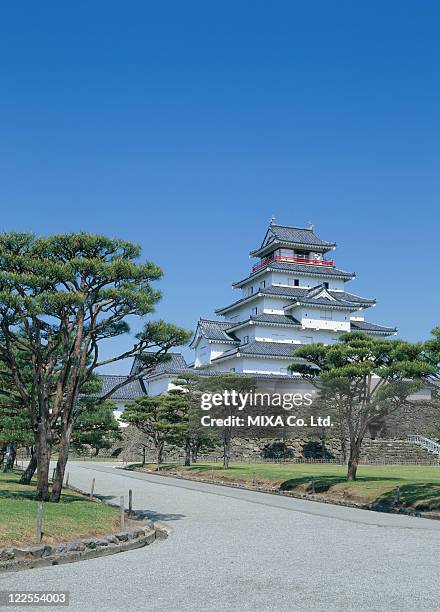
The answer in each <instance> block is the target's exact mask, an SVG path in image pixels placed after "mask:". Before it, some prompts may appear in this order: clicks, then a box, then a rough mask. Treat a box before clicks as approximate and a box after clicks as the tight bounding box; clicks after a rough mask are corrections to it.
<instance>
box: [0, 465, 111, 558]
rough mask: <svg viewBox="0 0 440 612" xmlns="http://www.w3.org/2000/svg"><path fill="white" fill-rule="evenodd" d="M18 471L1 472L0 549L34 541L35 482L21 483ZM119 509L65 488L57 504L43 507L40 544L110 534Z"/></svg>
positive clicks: (33, 542) (34, 542)
mask: <svg viewBox="0 0 440 612" xmlns="http://www.w3.org/2000/svg"><path fill="white" fill-rule="evenodd" d="M20 475H21V473H20V472H18V471H16V472H12V473H8V474H4V473H0V548H3V547H5V546H10V545H14V544H15V545H18V544H29V545H34V544H36V543H37V542H36V537H35V532H36V517H37V502H36V501H35V499H34V496H35V485H33V484H31V485H20V484H18V481H19V479H20ZM118 525H119V523H118V509H117V508H113V507H111V506H108V505H107V504H103V503H99V502H94V501H91V500H89V499H87V498H86V497H84V496H82V495H80V494H79V493H76V492H74V491H71V490H65V492H64V493H63V495H62V498H61V501H60V502H59V503H58V504H52V503H45V504H44V507H43V541H42V543H43V544H53V543H56V542H63V541H68V540H72V539H75V538H76V537H84V536H89V535H90V536H92V535H99V534H104V533H110V532H112V531H115V530H117V528H118Z"/></svg>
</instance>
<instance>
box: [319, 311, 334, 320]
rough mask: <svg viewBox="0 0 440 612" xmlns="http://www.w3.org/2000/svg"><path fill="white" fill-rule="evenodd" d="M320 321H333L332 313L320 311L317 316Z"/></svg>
mask: <svg viewBox="0 0 440 612" xmlns="http://www.w3.org/2000/svg"><path fill="white" fill-rule="evenodd" d="M319 318H320V319H333V313H332V311H331V310H321V312H320V314H319Z"/></svg>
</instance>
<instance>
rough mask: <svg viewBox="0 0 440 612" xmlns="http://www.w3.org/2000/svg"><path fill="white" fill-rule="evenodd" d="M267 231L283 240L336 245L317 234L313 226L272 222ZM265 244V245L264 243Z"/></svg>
mask: <svg viewBox="0 0 440 612" xmlns="http://www.w3.org/2000/svg"><path fill="white" fill-rule="evenodd" d="M267 233H270V234H273V236H274V237H275V238H276V239H278V240H280V241H282V242H292V243H294V244H304V245H306V244H307V245H315V246H331V247H333V246H335V243H334V242H326V241H325V240H322V238H320V237H319V236H317V235H316V234H315V231H314V229H313V228H311V227H309V228H304V227H293V226H291V225H278V224H277V223H271V224H270V225H269V229H268V230H267ZM263 242H264V241H263ZM262 246H263V245H262Z"/></svg>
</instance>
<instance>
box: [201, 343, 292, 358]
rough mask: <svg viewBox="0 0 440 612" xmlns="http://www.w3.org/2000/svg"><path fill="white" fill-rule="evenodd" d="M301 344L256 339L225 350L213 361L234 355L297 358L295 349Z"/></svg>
mask: <svg viewBox="0 0 440 612" xmlns="http://www.w3.org/2000/svg"><path fill="white" fill-rule="evenodd" d="M298 346H299V345H297V344H292V343H290V342H262V341H259V340H254V341H252V342H249V343H248V344H242V345H241V346H238V347H235V348H233V349H230V350H229V351H225V352H224V353H222V354H221V355H219V356H218V357H215V358H214V359H213V360H212V361H213V362H214V361H219V360H220V359H224V358H229V357H234V356H236V355H248V356H255V357H279V358H283V359H285V358H288V359H291V360H295V357H294V356H293V351H294V349H295V348H298Z"/></svg>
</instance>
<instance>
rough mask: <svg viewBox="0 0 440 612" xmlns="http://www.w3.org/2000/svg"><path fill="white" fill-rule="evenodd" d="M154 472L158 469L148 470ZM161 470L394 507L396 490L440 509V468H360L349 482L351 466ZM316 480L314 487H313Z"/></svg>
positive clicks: (413, 503)
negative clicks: (348, 474)
mask: <svg viewBox="0 0 440 612" xmlns="http://www.w3.org/2000/svg"><path fill="white" fill-rule="evenodd" d="M146 467H148V468H150V469H155V467H156V466H155V465H149V466H146ZM161 471H162V472H166V471H167V472H176V471H177V472H180V473H182V475H185V474H186V475H188V476H194V477H203V478H211V476H212V477H213V478H214V479H215V480H226V481H227V480H230V481H234V482H240V483H246V484H252V483H255V485H256V486H268V487H271V488H273V487H276V488H279V489H280V490H283V491H292V492H298V493H310V492H312V490H313V488H314V490H315V492H316V494H317V495H318V496H320V495H321V496H322V497H324V498H326V499H329V500H335V501H336V500H344V499H345V500H347V501H353V502H358V503H361V504H373V505H388V506H392V505H393V504H394V501H395V494H396V487H399V488H400V500H401V503H402V505H403V506H405V507H408V508H415V509H418V510H437V509H439V510H440V466H439V467H437V466H405V465H388V466H387V465H384V466H383V465H361V466H360V467H359V468H358V472H357V480H356V481H355V482H347V481H346V480H345V474H346V467H345V466H341V465H334V464H298V463H290V464H289V463H282V464H279V463H263V464H261V463H232V464H231V466H230V468H229V470H223V468H222V466H221V464H219V463H200V464H199V463H198V464H196V465H192V466H190V467H183V466H181V465H178V464H172V463H170V464H164V465H163V466H161ZM312 482H313V484H312Z"/></svg>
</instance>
